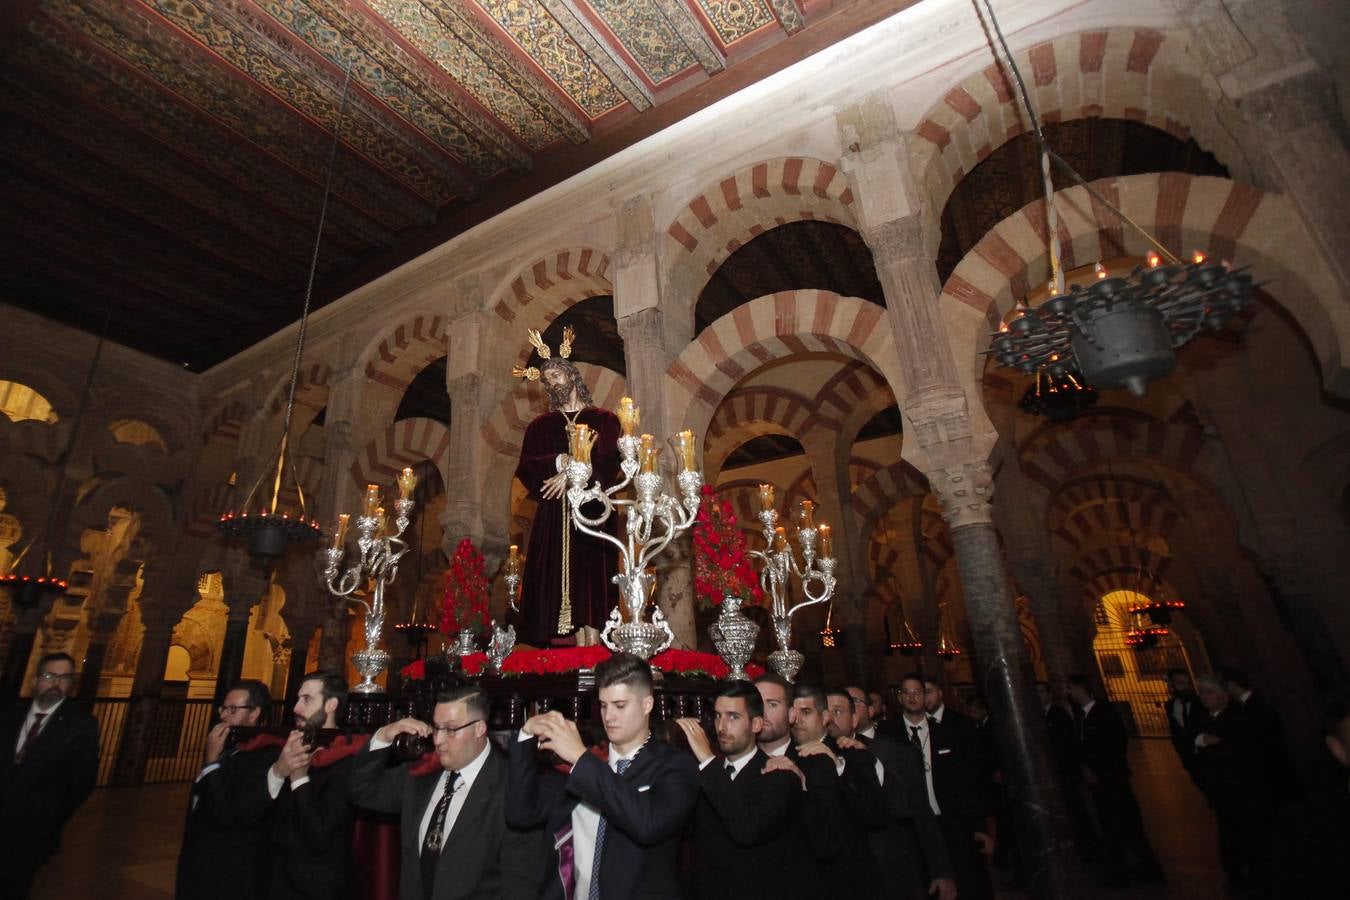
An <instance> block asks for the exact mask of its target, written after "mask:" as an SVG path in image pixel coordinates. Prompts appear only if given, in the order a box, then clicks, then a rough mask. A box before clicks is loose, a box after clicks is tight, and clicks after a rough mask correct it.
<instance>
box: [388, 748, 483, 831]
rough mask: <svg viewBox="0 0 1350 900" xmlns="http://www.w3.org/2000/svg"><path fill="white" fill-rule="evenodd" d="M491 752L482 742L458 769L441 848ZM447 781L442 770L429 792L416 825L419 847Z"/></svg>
mask: <svg viewBox="0 0 1350 900" xmlns="http://www.w3.org/2000/svg"><path fill="white" fill-rule="evenodd" d="M372 743H373V742H372ZM377 749H378V748H377ZM491 752H492V745H491V744H484V745H483V750H482V752H481V753H479V754H478V755H477V756H475V757H474V758H473V762H471V763H469V764H468V765H467V766H465V767H464V768H462V769H460V770H459V780H458V781H456V782H455V793H454V796H452V797H451V798H450V808H449V809H448V810H446V813H445V827H444V828H443V829H441V849H442V850H444V849H445V845H446V838H448V837H449V836H450V832H451V831H452V830H453V829H454V827H455V820H456V819H458V818H459V811H460V810H462V809H463V808H464V804H465V803H466V802H467V801H468V799H469V790H470V789H471V788H472V787H473V783H474V780H475V779H477V778H478V773H479V772H481V771H483V764H484V763H486V762H487V758H488V754H489V753H491ZM449 781H450V773H449V772H447V771H445V770H442V771H441V777H440V778H439V779H438V780H437V781H436V787H435V788H434V789H433V790H432V792H431V799H430V800H429V801H427V808H426V811H425V812H423V813H422V822H421V824H420V825H418V826H417V846H419V847H421V846H422V844H423V843H425V842H426V839H427V829H428V828H430V827H431V816H432V814H433V813H434V812H436V804H438V803H440V802H441V797H442V796H444V795H445V786H446V784H448V783H449Z"/></svg>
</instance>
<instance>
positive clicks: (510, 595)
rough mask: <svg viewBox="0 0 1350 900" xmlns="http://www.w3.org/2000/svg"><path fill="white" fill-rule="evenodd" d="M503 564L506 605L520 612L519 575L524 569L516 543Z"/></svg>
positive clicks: (523, 558)
mask: <svg viewBox="0 0 1350 900" xmlns="http://www.w3.org/2000/svg"><path fill="white" fill-rule="evenodd" d="M504 565H505V568H504V570H503V574H502V580H503V581H505V582H506V605H507V606H509V607H511V609H512V611H513V612H520V603H519V600H520V576H521V573H522V572H524V571H525V557H524V555H523V554H522V553H521V552H520V547H519V546H518V545H516V544H512V545H511V550H510V552H509V553H507V555H506V563H505V564H504ZM512 643H515V641H514V640H513V641H512Z"/></svg>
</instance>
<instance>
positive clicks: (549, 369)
mask: <svg viewBox="0 0 1350 900" xmlns="http://www.w3.org/2000/svg"><path fill="white" fill-rule="evenodd" d="M580 374H581V373H579V372H578V371H577V370H576V369H575V368H574V367H573V366H571V365H570V364H568V363H566V362H561V361H553V362H552V364H550V365H545V366H544V367H543V370H542V371H541V372H540V373H539V381H540V382H541V383H542V384H543V385H544V392H545V393H547V394H548V408H549V409H550V410H557V409H562V408H563V407H564V406H566V405H567V404H568V403H570V402H571V401H572V395H573V394H574V393H577V394H578V395H579V392H578V390H577V385H578V383H579V382H580V381H581V377H580Z"/></svg>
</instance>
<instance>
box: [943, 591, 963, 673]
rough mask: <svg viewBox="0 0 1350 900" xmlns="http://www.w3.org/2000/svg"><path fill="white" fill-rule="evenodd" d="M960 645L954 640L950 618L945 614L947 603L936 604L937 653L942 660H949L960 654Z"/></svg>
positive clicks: (954, 634) (954, 633) (954, 635)
mask: <svg viewBox="0 0 1350 900" xmlns="http://www.w3.org/2000/svg"><path fill="white" fill-rule="evenodd" d="M961 652H962V651H961V645H960V644H958V643H957V641H956V632H955V631H953V630H952V623H951V619H950V618H949V617H948V616H947V604H946V603H939V604H938V640H937V655H938V658H939V659H941V660H942V661H943V662H951V661H952V660H954V659H956V658H957V657H958V656H960V655H961Z"/></svg>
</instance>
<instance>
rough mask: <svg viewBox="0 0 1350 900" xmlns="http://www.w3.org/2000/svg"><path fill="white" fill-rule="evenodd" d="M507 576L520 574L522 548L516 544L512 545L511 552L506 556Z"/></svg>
mask: <svg viewBox="0 0 1350 900" xmlns="http://www.w3.org/2000/svg"><path fill="white" fill-rule="evenodd" d="M506 574H507V575H519V574H520V547H518V546H517V545H515V544H512V545H511V551H510V552H509V553H507V555H506Z"/></svg>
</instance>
